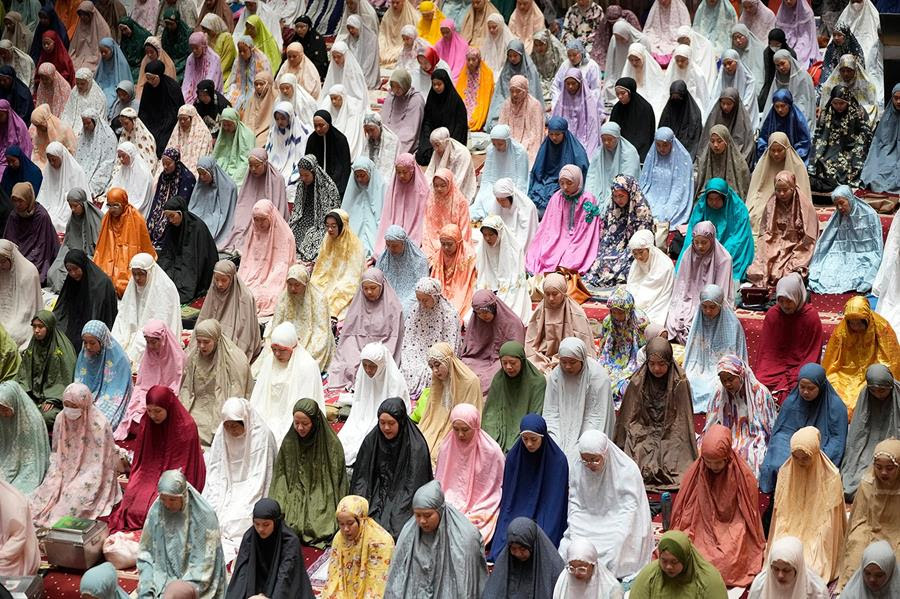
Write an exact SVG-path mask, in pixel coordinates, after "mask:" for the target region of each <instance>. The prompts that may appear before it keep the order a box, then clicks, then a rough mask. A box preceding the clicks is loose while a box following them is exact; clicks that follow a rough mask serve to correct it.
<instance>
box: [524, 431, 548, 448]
mask: <svg viewBox="0 0 900 599" xmlns="http://www.w3.org/2000/svg"><path fill="white" fill-rule="evenodd" d="M519 437H520V438H521V439H522V445H524V446H525V449H527V450H528V453H534V452H536V451H537V450H538V449H540V448H541V445H543V443H544V438H543V437H542V436H541V435H539V434H537V433H532V432H529V431H525V432H523V433H521V435H519Z"/></svg>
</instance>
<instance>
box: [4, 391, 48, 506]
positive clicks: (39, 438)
mask: <svg viewBox="0 0 900 599" xmlns="http://www.w3.org/2000/svg"><path fill="white" fill-rule="evenodd" d="M0 406H3V407H4V408H7V409H9V410H12V416H10V417H9V418H4V417H2V416H0V477H2V478H4V479H5V480H6V482H8V483H9V484H11V485H12V486H14V487H15V488H17V489H18V490H19V491H21V492H22V493H24V494H25V495H30V494H31V493H32V492H33V491H34V490H35V489H36V488H38V486H39V485H40V484H41V481H43V480H44V475H45V474H46V473H47V467H48V466H49V465H50V440H49V439H48V437H47V425H46V424H44V417H43V416H42V415H41V412H40V411H39V410H38V409H37V406H35V405H34V402H33V401H31V398H30V397H28V396H27V395H25V391H23V390H22V387H21V386H19V383H17V382H15V381H3V382H2V383H0Z"/></svg>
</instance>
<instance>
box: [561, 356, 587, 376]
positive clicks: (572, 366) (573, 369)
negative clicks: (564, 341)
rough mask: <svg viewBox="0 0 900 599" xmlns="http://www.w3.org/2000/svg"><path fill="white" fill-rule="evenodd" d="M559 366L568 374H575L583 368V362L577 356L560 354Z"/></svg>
mask: <svg viewBox="0 0 900 599" xmlns="http://www.w3.org/2000/svg"><path fill="white" fill-rule="evenodd" d="M559 367H560V369H561V370H562V371H563V372H564V373H566V374H568V375H569V376H575V375H577V374H579V373H581V371H582V369H583V368H584V362H582V361H581V360H579V359H577V358H569V357H566V356H562V357H560V359H559Z"/></svg>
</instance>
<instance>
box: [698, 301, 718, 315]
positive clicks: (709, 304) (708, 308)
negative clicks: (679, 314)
mask: <svg viewBox="0 0 900 599" xmlns="http://www.w3.org/2000/svg"><path fill="white" fill-rule="evenodd" d="M700 311H701V312H703V316H705V317H706V318H718V317H719V313H720V312H721V311H722V306H720V305H719V304H717V303H716V302H713V301H706V302H701V303H700Z"/></svg>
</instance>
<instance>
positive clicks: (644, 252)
mask: <svg viewBox="0 0 900 599" xmlns="http://www.w3.org/2000/svg"><path fill="white" fill-rule="evenodd" d="M631 255H632V256H634V259H635V260H637V261H638V262H641V263H644V262H646V261H647V260H649V259H650V248H635V249H633V250H631Z"/></svg>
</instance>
